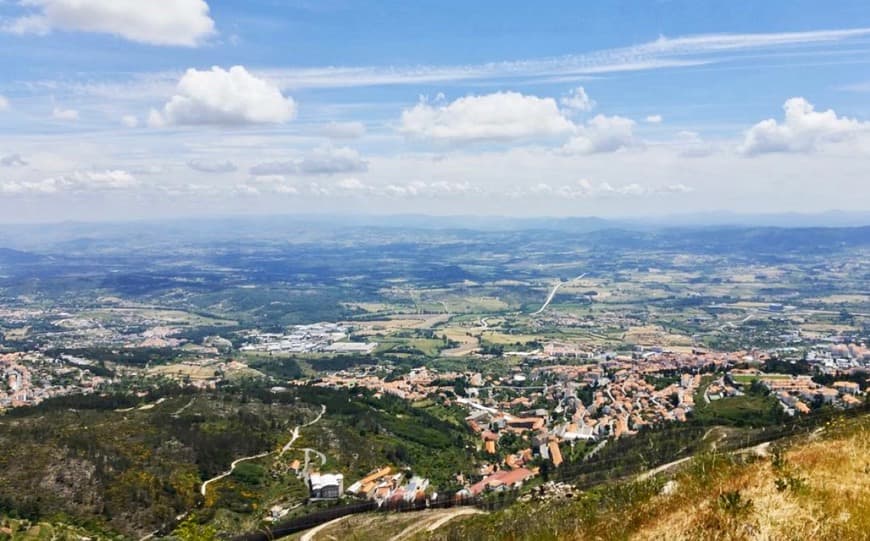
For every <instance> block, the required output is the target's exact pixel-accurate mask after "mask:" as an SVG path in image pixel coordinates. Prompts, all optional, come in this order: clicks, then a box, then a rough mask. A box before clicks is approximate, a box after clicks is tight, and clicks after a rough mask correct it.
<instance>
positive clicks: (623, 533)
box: [355, 415, 870, 541]
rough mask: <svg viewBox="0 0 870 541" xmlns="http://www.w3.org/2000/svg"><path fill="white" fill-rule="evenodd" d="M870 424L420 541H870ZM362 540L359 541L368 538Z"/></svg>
mask: <svg viewBox="0 0 870 541" xmlns="http://www.w3.org/2000/svg"><path fill="white" fill-rule="evenodd" d="M868 532H870V416H867V415H864V416H862V417H859V418H857V419H851V420H846V419H836V420H834V421H831V422H829V423H828V424H826V425H825V426H824V427H822V428H820V429H817V430H816V431H814V432H813V433H812V434H811V435H809V436H802V437H800V438H794V439H792V440H790V441H786V442H780V443H777V444H773V445H763V446H760V447H758V448H755V449H753V450H752V452H746V453H738V454H721V453H719V454H717V453H706V454H703V455H701V456H699V457H696V458H695V459H693V460H691V461H689V462H687V463H686V464H685V465H684V467H682V468H681V469H680V470H678V471H676V472H675V473H672V474H670V475H666V474H662V475H659V476H656V477H652V478H649V479H646V480H643V481H637V482H633V483H622V484H613V485H606V486H601V487H598V488H596V489H593V490H590V491H588V492H584V493H582V494H580V495H578V496H576V497H571V498H567V499H566V498H562V499H557V500H549V501H530V502H527V503H522V504H518V505H515V506H513V507H510V508H508V509H506V510H504V511H501V512H497V513H493V514H490V515H478V516H474V517H472V518H468V519H464V520H459V519H457V520H455V521H453V522H451V523H450V524H448V525H446V526H445V527H443V528H441V529H439V530H438V531H436V532H434V533H431V534H429V533H425V532H424V533H422V534H420V535H419V536H418V537H416V539H429V540H437V541H453V540H460V539H479V540H487V539H489V540H511V541H519V540H535V541H539V540H541V541H545V540H557V539H558V540H580V539H638V540H657V539H668V540H675V541H677V540H694V539H705V540H706V539H721V540H761V539H790V540H807V541H809V540H815V539H840V540H863V539H868V538H870V533H868ZM360 534H361V532H358V533H357V535H356V537H355V538H357V539H364V538H366V534H362V536H360Z"/></svg>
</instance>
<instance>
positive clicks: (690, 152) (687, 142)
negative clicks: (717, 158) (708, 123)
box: [675, 131, 714, 158]
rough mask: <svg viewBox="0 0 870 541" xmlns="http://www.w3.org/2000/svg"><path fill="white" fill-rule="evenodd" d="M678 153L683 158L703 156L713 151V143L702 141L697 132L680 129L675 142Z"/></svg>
mask: <svg viewBox="0 0 870 541" xmlns="http://www.w3.org/2000/svg"><path fill="white" fill-rule="evenodd" d="M675 144H676V146H677V148H678V153H679V155H680V156H682V157H684V158H703V157H705V156H709V155H710V154H712V153H713V151H714V148H713V145H711V144H709V143H707V142H706V141H704V140H703V139H702V138H701V136H700V135H699V134H698V133H697V132H693V131H681V132H679V133H678V134H677V140H676V142H675Z"/></svg>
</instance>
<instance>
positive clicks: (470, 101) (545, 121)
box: [399, 92, 574, 142]
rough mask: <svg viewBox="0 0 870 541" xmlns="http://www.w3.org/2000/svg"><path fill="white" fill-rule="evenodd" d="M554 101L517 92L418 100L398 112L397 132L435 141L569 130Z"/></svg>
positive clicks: (496, 138)
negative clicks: (450, 98) (399, 118)
mask: <svg viewBox="0 0 870 541" xmlns="http://www.w3.org/2000/svg"><path fill="white" fill-rule="evenodd" d="M573 129H574V125H573V123H572V122H571V121H570V120H568V119H567V118H566V117H565V116H564V114H563V113H562V111H560V110H559V106H558V105H557V103H556V100H554V99H553V98H539V97H537V96H527V95H524V94H520V93H518V92H497V93H494V94H487V95H483V96H466V97H464V98H459V99H457V100H455V101H453V102H450V103H443V100H440V99H439V100H436V101H435V102H434V103H430V102H429V101H428V100H425V99H424V100H421V101H420V102H419V103H418V104H417V105H416V106H414V107H412V108H410V109H406V110H405V111H403V112H402V117H401V123H400V126H399V131H400V132H401V133H403V134H405V135H407V136H410V137H418V138H423V139H432V140H437V141H454V142H462V141H509V140H516V139H526V138H534V137H551V136H556V135H562V134H565V133H570V132H571V131H573Z"/></svg>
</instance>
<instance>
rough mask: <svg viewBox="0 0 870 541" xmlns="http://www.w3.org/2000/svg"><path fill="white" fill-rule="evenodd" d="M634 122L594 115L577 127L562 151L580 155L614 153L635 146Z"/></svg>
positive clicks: (622, 118) (621, 118)
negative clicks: (575, 132) (575, 133)
mask: <svg viewBox="0 0 870 541" xmlns="http://www.w3.org/2000/svg"><path fill="white" fill-rule="evenodd" d="M634 126H635V122H634V120H631V119H630V118H625V117H621V116H605V115H596V116H595V117H594V118H592V119H591V120H590V121H589V122H587V123H586V124H585V125H583V126H580V127H578V129H577V135H575V136H574V137H572V138H571V139H570V140H569V141H568V142H567V143H566V144H565V146H564V150H565V151H567V152H572V153H575V152H576V153H580V154H598V153H604V152H616V151H617V150H621V149H623V148H628V147H631V146H633V145H634V144H635V139H634Z"/></svg>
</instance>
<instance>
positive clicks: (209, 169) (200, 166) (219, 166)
mask: <svg viewBox="0 0 870 541" xmlns="http://www.w3.org/2000/svg"><path fill="white" fill-rule="evenodd" d="M187 166H188V167H190V168H191V169H193V170H194V171H199V172H200V173H232V172H234V171H237V170H238V167H236V164H234V163H233V162H231V161H229V160H217V161H208V160H190V161H189V162H187Z"/></svg>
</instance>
